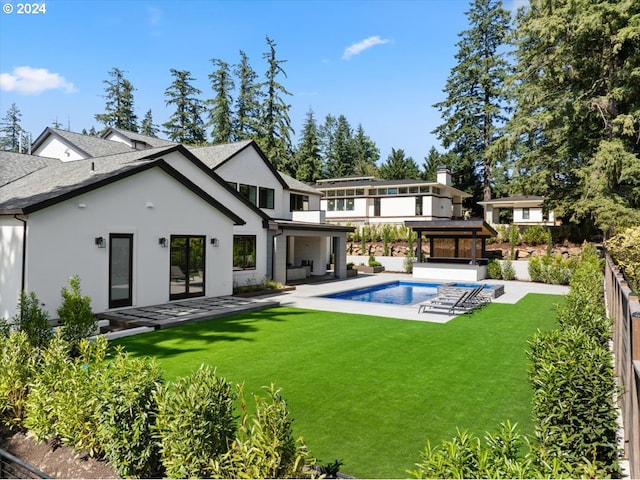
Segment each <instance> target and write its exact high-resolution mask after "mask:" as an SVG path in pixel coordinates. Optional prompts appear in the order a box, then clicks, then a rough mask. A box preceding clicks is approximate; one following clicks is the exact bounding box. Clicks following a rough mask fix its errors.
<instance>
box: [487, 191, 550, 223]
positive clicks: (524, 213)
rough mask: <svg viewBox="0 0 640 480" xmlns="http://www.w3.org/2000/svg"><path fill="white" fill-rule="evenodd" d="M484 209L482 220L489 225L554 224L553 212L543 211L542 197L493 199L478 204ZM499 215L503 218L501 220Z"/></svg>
mask: <svg viewBox="0 0 640 480" xmlns="http://www.w3.org/2000/svg"><path fill="white" fill-rule="evenodd" d="M478 205H482V207H483V208H484V220H485V222H487V223H488V224H489V225H499V224H501V223H502V224H504V223H506V224H511V223H513V224H514V225H520V226H526V225H546V226H552V225H554V224H555V218H554V214H553V211H547V210H545V209H544V197H541V196H536V195H518V196H514V197H502V198H494V199H492V200H485V201H482V202H478ZM501 213H505V214H506V215H505V217H504V218H502V219H501Z"/></svg>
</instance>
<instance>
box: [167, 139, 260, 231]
mask: <svg viewBox="0 0 640 480" xmlns="http://www.w3.org/2000/svg"><path fill="white" fill-rule="evenodd" d="M167 151H168V152H174V151H176V152H180V153H181V154H182V155H184V156H185V157H186V158H187V160H190V161H191V162H192V163H193V164H194V165H195V166H196V167H198V168H199V169H200V170H202V171H203V172H204V173H206V174H207V175H209V177H211V178H212V179H213V180H215V181H216V182H218V183H219V184H220V185H221V186H222V187H223V188H225V189H226V190H227V191H228V192H229V193H231V194H232V195H233V196H235V197H236V198H237V199H238V200H240V201H241V202H242V203H244V204H245V205H246V206H247V207H249V208H250V209H251V210H253V211H254V212H255V213H257V214H258V215H260V217H261V218H262V219H263V220H267V221H268V220H271V217H270V216H269V215H267V214H266V213H264V212H263V211H262V210H260V209H259V208H258V207H256V206H255V205H254V204H253V203H251V202H250V201H249V199H248V198H247V197H245V196H244V195H241V194H240V192H238V191H237V190H234V189H233V188H231V187H230V186H229V184H228V183H227V181H226V180H225V179H224V178H222V177H221V176H220V175H218V174H217V173H216V172H215V171H214V170H213V169H211V168H209V167H208V166H207V165H206V164H205V163H204V162H203V161H202V160H200V159H199V158H198V157H197V156H196V155H194V154H193V153H191V151H190V150H189V149H188V148H187V147H185V146H184V145H182V144H178V145H176V146H175V147H169V150H167Z"/></svg>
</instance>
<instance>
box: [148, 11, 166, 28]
mask: <svg viewBox="0 0 640 480" xmlns="http://www.w3.org/2000/svg"><path fill="white" fill-rule="evenodd" d="M147 13H148V14H149V25H151V26H152V27H155V26H158V25H160V23H161V22H162V10H160V9H158V8H155V7H148V8H147Z"/></svg>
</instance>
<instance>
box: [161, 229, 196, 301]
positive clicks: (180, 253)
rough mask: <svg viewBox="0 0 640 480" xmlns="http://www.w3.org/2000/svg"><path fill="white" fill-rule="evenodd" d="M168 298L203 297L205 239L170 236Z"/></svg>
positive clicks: (188, 236) (193, 236)
mask: <svg viewBox="0 0 640 480" xmlns="http://www.w3.org/2000/svg"><path fill="white" fill-rule="evenodd" d="M170 257H171V265H170V267H169V268H170V274H169V275H170V277H169V288H170V293H169V298H170V299H171V300H178V299H180V298H190V297H200V296H203V295H204V292H205V290H204V274H205V268H204V266H205V237H204V236H199V235H172V236H171V252H170Z"/></svg>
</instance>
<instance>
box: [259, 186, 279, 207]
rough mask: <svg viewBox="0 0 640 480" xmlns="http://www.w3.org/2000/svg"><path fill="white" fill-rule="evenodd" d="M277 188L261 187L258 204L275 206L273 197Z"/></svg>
mask: <svg viewBox="0 0 640 480" xmlns="http://www.w3.org/2000/svg"><path fill="white" fill-rule="evenodd" d="M274 197H275V190H274V189H273V188H265V187H260V196H259V202H258V206H259V207H260V208H273V198H274Z"/></svg>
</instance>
